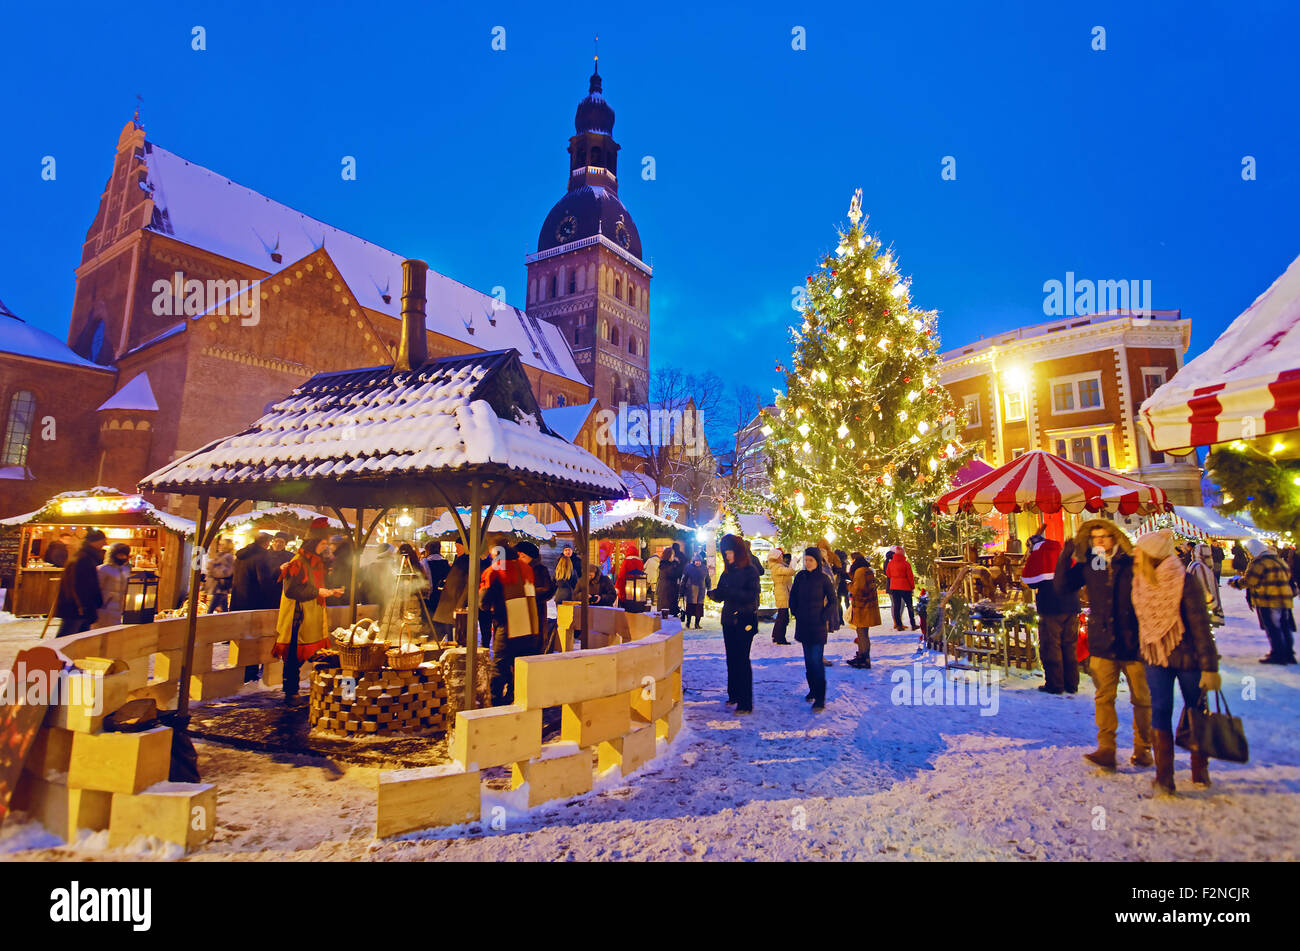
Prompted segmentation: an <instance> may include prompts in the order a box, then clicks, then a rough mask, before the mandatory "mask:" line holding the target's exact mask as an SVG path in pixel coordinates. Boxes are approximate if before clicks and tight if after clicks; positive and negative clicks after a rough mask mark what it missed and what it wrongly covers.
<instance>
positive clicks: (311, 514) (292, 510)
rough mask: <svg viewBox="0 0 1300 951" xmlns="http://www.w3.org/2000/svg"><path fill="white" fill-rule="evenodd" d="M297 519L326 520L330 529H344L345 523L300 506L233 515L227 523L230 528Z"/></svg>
mask: <svg viewBox="0 0 1300 951" xmlns="http://www.w3.org/2000/svg"><path fill="white" fill-rule="evenodd" d="M285 517H288V518H296V519H299V520H301V521H304V522H312V521H315V520H316V519H318V518H322V517H323V518H325V519H326V520H327V521H328V522H329V526H330V528H339V529H341V528H343V523H342V522H340V521H339V520H338V519H336V518H335V517H334V516H332V515H326V514H325V513H324V512H317V511H315V510H313V509H307V508H303V507H301V506H298V505H273V506H271V507H270V508H267V509H254V510H253V511H251V512H240V513H239V514H238V515H231V516H230V517H228V518H227V519H226V521H225V525H226V527H228V528H232V527H234V526H236V525H243V524H244V523H245V522H260V521H263V520H264V519H268V518H285Z"/></svg>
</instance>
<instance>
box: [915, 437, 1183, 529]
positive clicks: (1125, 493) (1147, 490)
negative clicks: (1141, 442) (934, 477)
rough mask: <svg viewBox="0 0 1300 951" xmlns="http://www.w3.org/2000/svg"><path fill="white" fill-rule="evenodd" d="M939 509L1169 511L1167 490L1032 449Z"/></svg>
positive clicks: (956, 492)
mask: <svg viewBox="0 0 1300 951" xmlns="http://www.w3.org/2000/svg"><path fill="white" fill-rule="evenodd" d="M934 507H935V508H936V509H938V510H939V511H940V512H947V513H948V514H949V515H955V514H957V513H958V512H975V513H978V514H980V515H983V514H984V513H986V512H990V511H995V510H996V511H998V512H1003V513H1009V512H1042V513H1043V514H1045V515H1050V514H1052V513H1053V512H1059V511H1061V510H1062V509H1064V510H1065V511H1067V512H1073V513H1078V512H1082V511H1084V510H1087V511H1089V512H1120V513H1122V514H1124V515H1133V514H1144V515H1145V514H1148V513H1151V512H1165V511H1168V510H1169V508H1170V505H1169V497H1168V496H1167V495H1166V494H1165V491H1164V489H1159V488H1157V487H1155V486H1154V485H1147V484H1146V483H1145V482H1138V481H1137V480H1136V479H1130V478H1128V477H1127V476H1122V475H1118V474H1117V473H1114V472H1107V471H1106V470H1104V469H1094V468H1092V467H1091V466H1084V465H1080V464H1079V463H1077V462H1070V461H1069V460H1067V459H1062V458H1061V457H1060V456H1054V455H1052V454H1051V453H1050V452H1044V451H1043V450H1041V449H1034V450H1032V451H1030V452H1027V453H1025V454H1024V455H1022V456H1020V457H1019V458H1016V459H1012V460H1011V461H1010V462H1009V463H1007V464H1006V465H1005V466H1002V467H1000V468H998V469H994V470H993V471H992V472H990V473H988V474H987V475H983V476H980V477H979V478H978V479H975V480H973V481H971V482H968V483H966V484H965V485H962V486H959V487H958V488H955V489H953V490H952V491H951V492H946V493H944V494H943V495H941V496H939V498H938V499H936V500H935V503H934Z"/></svg>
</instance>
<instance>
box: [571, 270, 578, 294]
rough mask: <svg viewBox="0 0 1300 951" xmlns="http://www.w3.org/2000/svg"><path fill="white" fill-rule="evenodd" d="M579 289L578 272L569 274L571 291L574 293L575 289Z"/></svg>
mask: <svg viewBox="0 0 1300 951" xmlns="http://www.w3.org/2000/svg"><path fill="white" fill-rule="evenodd" d="M577 289H578V276H577V275H576V274H570V275H569V293H570V294H572V293H574V292H575V291H577Z"/></svg>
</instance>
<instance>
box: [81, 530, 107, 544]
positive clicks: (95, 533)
mask: <svg viewBox="0 0 1300 951" xmlns="http://www.w3.org/2000/svg"><path fill="white" fill-rule="evenodd" d="M107 537H108V536H107V535H105V534H104V533H103V532H101V531H100V530H99V529H97V528H92V529H91V530H90V531H88V532H86V541H87V542H102V541H103V540H104V539H106V538H107Z"/></svg>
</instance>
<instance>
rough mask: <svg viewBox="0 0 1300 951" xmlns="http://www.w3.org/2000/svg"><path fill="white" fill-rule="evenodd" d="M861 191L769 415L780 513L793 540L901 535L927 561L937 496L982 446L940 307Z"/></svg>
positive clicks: (813, 281)
mask: <svg viewBox="0 0 1300 951" xmlns="http://www.w3.org/2000/svg"><path fill="white" fill-rule="evenodd" d="M861 195H862V193H861V191H858V192H857V193H856V194H855V195H854V197H853V203H852V204H851V206H850V210H849V218H850V226H849V229H848V230H847V231H845V232H842V233H841V234H840V236H839V243H838V245H837V247H836V250H835V254H834V255H832V256H828V257H827V258H826V259H825V260H824V261H823V262H822V265H821V268H820V269H819V271H818V273H816V274H814V275H811V276H809V278H808V287H807V295H806V301H805V303H804V308H803V321H802V324H801V327H800V329H796V328H794V327H791V328H790V336H791V341H792V343H793V344H794V354H793V357H792V359H791V366H790V367H789V368H786V367H782V366H778V370H780V371H782V372H784V373H785V379H786V390H785V393H784V394H783V395H782V396H779V397H778V398H777V400H776V404H775V405H776V412H775V413H770V414H766V416H765V418H764V420H763V423H764V426H765V427H766V428H767V429H770V431H771V435H770V436H769V437H768V440H767V446H766V453H767V459H768V475H769V478H770V479H771V482H772V497H771V498H770V499H769V500H768V507H769V509H770V511H771V517H772V520H773V522H774V523H775V524H776V525H777V527H778V528H779V529H780V530H781V534H782V537H783V538H784V539H785V540H786V541H787V542H791V543H798V542H800V541H807V540H814V539H816V538H820V537H825V538H827V539H830V540H832V543H835V539H838V540H839V541H838V544H839V545H840V547H843V548H861V549H863V550H869V549H870V548H871V547H875V546H878V545H883V544H897V543H903V544H905V545H906V547H907V548H908V550H909V551H910V552H911V553H913V554H914V556H916V557H918V558H919V560H920V562H921V566H922V567H924V566H925V565H927V564H928V562H929V560H930V558H931V556H932V554H933V547H934V539H935V516H934V514H933V513H932V512H931V511H930V503H931V502H932V501H933V500H934V499H935V498H936V497H937V496H939V495H940V494H942V492H943V491H945V490H946V489H948V488H949V487H950V486H951V480H952V476H953V474H954V473H956V471H957V470H958V469H960V468H961V467H962V466H963V465H965V463H966V462H967V461H969V459H970V458H971V456H972V455H973V453H974V449H973V447H967V446H964V445H963V444H962V443H961V441H960V440H959V439H958V436H957V433H958V432H959V430H960V427H959V426H958V425H957V421H956V410H955V409H954V407H953V403H952V398H951V396H950V395H949V393H948V390H947V389H946V388H945V387H944V386H943V385H942V384H941V383H940V382H939V336H938V330H937V327H936V314H935V313H934V312H933V311H922V310H919V309H917V308H915V307H914V306H913V305H912V302H911V287H910V280H908V279H906V278H902V277H901V276H900V275H899V274H898V273H897V263H896V261H895V258H894V255H893V253H892V252H891V251H889V250H886V249H885V248H884V247H883V246H882V244H881V242H880V240H879V238H878V237H876V236H875V235H871V234H868V233H867V231H866V228H865V225H866V220H865V217H864V216H863V215H862V214H861Z"/></svg>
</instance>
